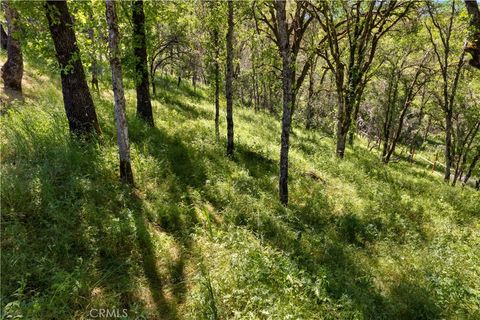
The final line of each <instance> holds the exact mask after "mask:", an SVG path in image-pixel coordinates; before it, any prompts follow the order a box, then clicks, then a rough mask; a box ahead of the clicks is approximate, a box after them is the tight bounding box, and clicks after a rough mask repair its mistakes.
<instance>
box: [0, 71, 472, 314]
mask: <svg viewBox="0 0 480 320" xmlns="http://www.w3.org/2000/svg"><path fill="white" fill-rule="evenodd" d="M31 83H32V84H31V86H30V87H27V99H26V101H25V102H24V103H18V104H16V105H14V106H13V107H11V108H10V110H9V111H8V112H7V113H5V114H4V115H2V118H1V135H0V138H1V141H2V146H1V155H2V158H1V175H2V180H1V200H2V202H1V204H2V208H1V209H2V229H1V230H2V244H1V245H2V257H1V267H2V281H1V293H2V302H1V303H2V317H4V318H6V317H8V316H10V317H20V316H23V318H25V319H71V318H78V319H88V318H89V311H90V310H92V309H93V308H110V309H113V308H119V309H123V308H126V309H127V310H128V313H129V316H130V317H132V318H135V317H137V316H143V317H145V318H148V319H163V318H171V319H175V318H183V319H197V318H204V319H217V318H218V319H224V318H229V319H230V318H236V319H244V318H252V319H257V318H258V319H289V318H295V319H298V318H303V319H317V318H325V319H339V318H340V319H436V318H458V319H464V318H470V319H475V318H478V317H480V302H479V301H480V281H479V279H480V267H479V266H480V256H479V255H478V248H479V245H480V220H479V218H480V217H479V216H480V210H479V208H480V197H479V196H478V192H475V191H474V190H473V189H470V188H460V187H457V188H452V187H449V186H446V185H444V184H443V183H442V182H441V177H438V176H436V175H435V174H433V173H431V172H430V170H429V169H426V168H425V167H424V166H422V165H417V164H409V163H406V162H398V163H391V164H389V165H388V166H386V165H384V164H382V163H381V161H379V157H378V155H376V154H374V153H372V152H369V151H368V150H367V148H366V145H365V143H364V141H361V140H359V141H358V143H357V144H356V146H355V147H354V148H352V149H349V150H348V151H347V154H346V156H345V158H346V159H345V160H344V161H338V159H336V158H335V156H334V149H333V146H334V143H333V140H332V137H330V136H326V135H325V134H323V133H321V132H315V131H305V130H303V129H301V128H298V127H295V128H294V130H293V134H292V149H291V177H290V188H291V193H292V194H291V205H290V206H289V207H288V208H284V207H283V206H281V205H280V204H279V202H278V201H277V189H276V188H277V174H278V170H277V163H278V153H279V149H278V142H279V136H280V127H279V123H278V121H277V119H275V118H273V117H272V116H270V115H267V114H264V113H261V112H259V113H255V112H254V111H253V110H251V109H245V108H242V107H241V106H235V110H234V117H235V131H236V137H235V139H236V140H235V142H236V156H235V158H234V159H229V158H228V157H225V142H226V141H225V138H224V136H225V133H226V132H225V131H226V130H225V127H226V125H225V122H224V120H223V119H224V114H223V117H222V122H221V128H223V130H222V131H221V134H222V135H221V137H222V138H221V139H220V141H216V138H215V130H214V123H213V105H212V103H211V102H210V101H209V98H208V96H207V93H206V91H204V89H203V88H197V90H196V91H194V90H193V89H192V88H191V87H190V86H188V84H183V85H182V86H181V87H180V88H177V87H176V84H175V83H174V81H173V80H169V79H163V80H161V83H159V85H158V87H159V91H160V92H159V95H158V96H157V97H155V99H154V103H153V105H154V115H155V123H156V128H149V127H148V126H145V125H144V124H143V123H142V122H141V121H139V120H138V119H136V118H135V110H134V106H135V95H134V92H133V90H127V109H128V110H127V116H128V120H129V129H130V139H131V144H132V158H133V170H134V174H135V178H136V184H137V186H136V188H135V189H133V190H130V189H129V188H128V187H126V186H124V185H122V184H121V183H120V182H119V180H118V177H117V162H118V161H117V151H116V145H115V141H116V140H115V130H114V121H113V105H112V101H113V99H112V97H111V94H110V93H109V92H108V91H107V90H105V91H103V92H102V93H101V94H100V95H99V96H96V97H95V104H96V107H97V111H98V113H99V121H100V124H101V127H102V130H103V135H102V137H100V138H99V139H98V140H96V141H93V142H89V143H85V142H79V141H74V140H72V139H70V137H69V135H68V131H67V123H66V119H65V116H64V111H63V106H62V100H61V94H60V92H59V90H58V85H56V83H58V82H56V80H55V79H54V80H53V81H51V82H49V81H45V79H43V80H42V79H35V78H34V77H33V76H32V79H31Z"/></svg>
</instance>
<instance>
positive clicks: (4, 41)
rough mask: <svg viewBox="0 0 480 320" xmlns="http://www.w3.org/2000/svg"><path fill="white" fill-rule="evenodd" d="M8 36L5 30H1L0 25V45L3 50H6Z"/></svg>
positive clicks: (0, 26) (1, 25)
mask: <svg viewBox="0 0 480 320" xmlns="http://www.w3.org/2000/svg"><path fill="white" fill-rule="evenodd" d="M7 38H8V35H7V33H6V32H5V29H3V24H0V40H1V41H0V42H1V45H2V49H3V50H7V43H8V39H7Z"/></svg>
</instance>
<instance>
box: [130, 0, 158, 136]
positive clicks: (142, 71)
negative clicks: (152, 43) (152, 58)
mask: <svg viewBox="0 0 480 320" xmlns="http://www.w3.org/2000/svg"><path fill="white" fill-rule="evenodd" d="M132 20H133V48H134V50H133V52H134V56H135V73H136V76H135V85H136V89H137V115H138V117H140V118H141V119H143V120H144V121H145V122H146V123H147V124H149V125H150V126H152V127H153V126H154V125H155V124H154V121H153V112H152V102H151V100H150V92H149V88H150V86H149V83H148V67H147V43H146V39H145V13H144V12H143V1H142V0H135V1H134V2H133V14H132Z"/></svg>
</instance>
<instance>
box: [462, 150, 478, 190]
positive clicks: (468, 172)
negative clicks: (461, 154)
mask: <svg viewBox="0 0 480 320" xmlns="http://www.w3.org/2000/svg"><path fill="white" fill-rule="evenodd" d="M479 160H480V150H479V151H478V152H477V154H476V155H475V156H474V157H473V159H472V162H471V163H470V166H469V167H468V170H467V173H466V174H465V177H464V178H463V184H466V183H467V182H468V179H470V177H471V176H472V172H473V169H475V166H476V165H477V162H478V161H479Z"/></svg>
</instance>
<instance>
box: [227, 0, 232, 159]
mask: <svg viewBox="0 0 480 320" xmlns="http://www.w3.org/2000/svg"><path fill="white" fill-rule="evenodd" d="M225 80H226V83H225V96H226V99H227V155H229V156H233V151H234V146H233V0H228V31H227V74H226V77H225Z"/></svg>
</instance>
